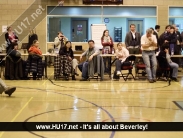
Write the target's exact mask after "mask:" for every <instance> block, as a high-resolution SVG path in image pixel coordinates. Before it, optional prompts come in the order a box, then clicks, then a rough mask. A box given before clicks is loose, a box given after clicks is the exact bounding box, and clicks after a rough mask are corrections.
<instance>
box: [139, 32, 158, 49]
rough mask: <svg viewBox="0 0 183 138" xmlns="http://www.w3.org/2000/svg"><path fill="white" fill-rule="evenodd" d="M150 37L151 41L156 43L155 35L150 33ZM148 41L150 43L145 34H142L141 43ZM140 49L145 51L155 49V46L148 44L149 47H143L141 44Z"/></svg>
mask: <svg viewBox="0 0 183 138" xmlns="http://www.w3.org/2000/svg"><path fill="white" fill-rule="evenodd" d="M151 39H152V41H153V42H154V43H156V44H157V40H156V36H155V35H153V34H152V35H151ZM149 43H150V41H149V39H148V38H147V36H146V34H145V35H143V36H142V37H141V45H144V44H149ZM156 48H157V47H156ZM141 49H142V50H146V51H150V50H155V46H150V47H148V48H143V46H142V47H141Z"/></svg>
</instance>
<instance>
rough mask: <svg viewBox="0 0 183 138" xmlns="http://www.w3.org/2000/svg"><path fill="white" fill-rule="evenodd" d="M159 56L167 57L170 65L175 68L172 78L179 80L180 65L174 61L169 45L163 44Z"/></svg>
mask: <svg viewBox="0 0 183 138" xmlns="http://www.w3.org/2000/svg"><path fill="white" fill-rule="evenodd" d="M159 56H161V57H164V58H166V59H167V62H168V63H169V65H170V67H171V68H172V69H173V72H172V78H171V79H172V80H173V81H176V82H178V80H177V74H178V68H179V65H178V64H177V63H175V62H172V60H171V57H170V54H169V46H166V45H165V46H163V47H162V51H161V52H160V53H159Z"/></svg>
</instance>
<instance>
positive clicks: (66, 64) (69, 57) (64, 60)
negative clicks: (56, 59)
mask: <svg viewBox="0 0 183 138" xmlns="http://www.w3.org/2000/svg"><path fill="white" fill-rule="evenodd" d="M59 55H60V56H61V57H60V60H61V73H62V74H64V75H65V77H66V78H65V79H66V80H68V79H69V74H70V73H72V80H76V78H75V75H78V74H77V66H78V61H77V59H74V54H73V51H72V48H71V41H67V42H66V43H65V46H64V47H61V48H60V51H59ZM71 67H72V69H73V70H71ZM64 69H65V70H64Z"/></svg>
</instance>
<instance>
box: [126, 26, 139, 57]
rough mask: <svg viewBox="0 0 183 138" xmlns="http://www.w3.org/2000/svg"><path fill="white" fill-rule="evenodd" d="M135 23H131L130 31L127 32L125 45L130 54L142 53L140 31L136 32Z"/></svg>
mask: <svg viewBox="0 0 183 138" xmlns="http://www.w3.org/2000/svg"><path fill="white" fill-rule="evenodd" d="M135 27H136V26H135V24H131V25H130V32H128V33H127V34H126V37H125V45H126V47H127V49H128V50H129V53H130V54H140V45H141V43H140V38H141V36H140V33H139V32H136V30H135Z"/></svg>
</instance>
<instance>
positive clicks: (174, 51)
mask: <svg viewBox="0 0 183 138" xmlns="http://www.w3.org/2000/svg"><path fill="white" fill-rule="evenodd" d="M167 41H168V42H167V43H168V44H169V47H170V48H169V54H170V55H178V53H179V49H178V48H177V41H178V38H177V34H176V33H175V28H174V27H173V26H171V27H170V33H169V37H168V40H167ZM172 61H173V62H175V63H177V64H179V59H178V58H176V57H173V58H172Z"/></svg>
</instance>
